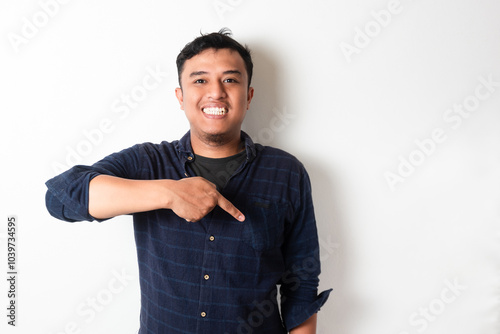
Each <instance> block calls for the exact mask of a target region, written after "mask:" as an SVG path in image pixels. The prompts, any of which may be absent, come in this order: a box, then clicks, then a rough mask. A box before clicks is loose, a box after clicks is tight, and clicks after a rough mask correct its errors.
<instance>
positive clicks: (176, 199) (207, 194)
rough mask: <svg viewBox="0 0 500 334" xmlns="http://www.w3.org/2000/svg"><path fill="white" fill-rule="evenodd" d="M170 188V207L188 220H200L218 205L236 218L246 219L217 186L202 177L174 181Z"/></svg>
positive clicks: (239, 219)
mask: <svg viewBox="0 0 500 334" xmlns="http://www.w3.org/2000/svg"><path fill="white" fill-rule="evenodd" d="M168 190H169V193H170V196H169V198H170V200H169V201H168V208H169V209H171V210H172V211H174V212H175V214H176V215H178V216H179V217H181V218H184V219H185V220H186V221H188V222H196V221H199V220H200V219H202V218H203V217H205V216H206V215H207V214H208V213H209V212H210V211H212V210H213V209H214V208H215V206H217V205H218V206H219V207H221V208H222V209H223V210H224V211H226V212H227V213H229V214H230V215H231V216H233V217H234V218H235V219H236V220H238V221H240V222H242V221H244V220H245V216H244V215H243V214H242V213H241V212H240V211H239V210H238V209H236V207H235V206H234V205H233V204H232V203H231V202H229V201H228V200H227V199H226V198H225V197H224V196H222V195H221V194H220V193H219V192H218V191H217V187H216V186H215V185H214V184H213V183H212V182H210V181H208V180H206V179H204V178H202V177H190V178H186V179H181V180H178V181H173V182H172V183H171V185H170V186H169V187H168Z"/></svg>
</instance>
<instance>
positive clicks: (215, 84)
mask: <svg viewBox="0 0 500 334" xmlns="http://www.w3.org/2000/svg"><path fill="white" fill-rule="evenodd" d="M208 97H209V98H212V99H214V100H219V99H221V98H225V97H226V90H225V88H224V84H223V83H222V82H219V81H212V82H211V84H210V85H209V87H208Z"/></svg>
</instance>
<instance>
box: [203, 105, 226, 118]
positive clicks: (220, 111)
mask: <svg viewBox="0 0 500 334" xmlns="http://www.w3.org/2000/svg"><path fill="white" fill-rule="evenodd" d="M202 111H203V112H204V113H205V114H208V115H217V116H221V115H224V114H227V109H226V108H217V107H208V108H203V109H202Z"/></svg>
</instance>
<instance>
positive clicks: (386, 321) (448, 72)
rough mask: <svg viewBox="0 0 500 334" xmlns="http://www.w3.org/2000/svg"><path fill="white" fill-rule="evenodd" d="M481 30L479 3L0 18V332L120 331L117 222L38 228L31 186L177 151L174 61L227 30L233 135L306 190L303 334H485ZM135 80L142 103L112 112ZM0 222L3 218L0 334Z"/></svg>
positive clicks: (484, 52) (113, 8)
mask: <svg viewBox="0 0 500 334" xmlns="http://www.w3.org/2000/svg"><path fill="white" fill-rule="evenodd" d="M46 3H49V4H50V3H51V5H43V4H46ZM54 4H56V5H57V6H55V5H54ZM44 7H45V9H43V8H44ZM47 13H48V14H47ZM387 13H389V14H390V16H388V15H387ZM499 13H500V3H499V2H498V1H495V0H444V1H428V0H420V1H416V0H401V1H400V2H399V4H398V3H397V2H391V1H387V0H380V1H378V0H377V1H368V0H360V1H347V0H336V1H326V0H312V1H264V0H252V1H250V0H221V1H212V0H208V1H201V0H198V1H168V2H167V1H153V0H148V1H145V0H143V1H139V0H137V1H132V0H120V1H96V0H87V1H82V0H72V1H65V2H64V3H63V1H62V0H61V1H60V2H55V0H53V1H49V0H41V1H40V2H39V1H34V0H29V1H28V0H22V1H21V0H15V1H14V0H2V2H1V4H0V26H1V28H0V29H1V31H0V36H1V39H0V50H1V51H0V52H1V53H0V56H1V61H0V85H1V86H0V88H1V98H0V110H1V116H0V117H1V136H2V137H1V142H0V145H1V152H2V160H1V184H0V185H1V186H0V187H1V189H0V191H1V198H0V219H1V220H2V228H1V231H0V233H1V237H2V239H1V240H0V242H1V249H0V256H1V257H0V259H1V260H0V263H2V264H1V265H0V267H1V268H2V272H4V274H2V275H1V277H2V279H1V281H0V282H1V283H0V296H1V298H0V305H1V309H2V310H4V311H2V312H1V313H2V314H1V317H0V319H2V320H1V324H0V328H1V330H0V331H1V332H2V333H30V334H31V333H42V334H56V333H57V334H61V333H66V334H69V333H82V334H100V333H106V334H110V333H120V334H128V333H136V332H137V330H138V326H139V323H138V321H139V301H140V300H139V285H138V272H137V264H136V255H135V246H134V240H133V231H132V225H131V218H130V217H119V218H115V219H113V220H110V221H108V222H105V223H103V224H97V223H75V224H70V223H64V222H60V221H57V220H56V219H54V218H52V217H51V216H50V215H49V214H48V213H47V211H46V209H45V204H44V196H45V186H44V182H45V181H46V180H48V179H49V178H51V177H52V176H54V175H56V174H57V173H58V169H57V168H58V167H61V166H66V167H69V166H70V165H71V164H74V163H75V162H76V161H77V160H78V163H82V164H92V163H93V162H95V161H97V160H99V159H101V158H103V157H104V156H106V155H108V154H110V153H112V152H115V151H118V150H121V149H123V148H127V147H129V146H131V145H133V144H135V143H139V142H145V141H151V142H160V141H162V140H169V141H170V140H175V139H178V138H180V137H181V136H182V135H183V134H184V133H185V132H186V131H187V129H188V123H187V121H186V120H185V118H184V114H183V113H182V111H180V109H179V107H178V103H177V101H176V99H175V95H174V89H175V87H176V86H177V74H176V68H175V58H176V56H177V54H178V52H179V51H180V49H181V48H182V47H183V46H184V44H185V43H187V42H189V41H191V40H192V39H193V38H195V37H197V36H198V35H199V33H200V31H202V32H205V33H208V32H213V31H217V30H219V29H220V28H221V27H224V26H227V27H229V28H231V29H232V31H233V35H234V37H235V38H236V39H237V40H239V41H240V42H242V43H246V44H248V45H249V46H250V47H251V48H252V49H253V55H254V63H255V73H254V81H253V86H254V87H255V98H254V101H253V103H252V107H251V110H250V112H249V114H248V116H247V119H246V125H245V130H246V131H247V132H249V133H250V134H251V135H252V136H253V137H254V139H256V141H259V142H262V143H264V144H269V145H273V146H277V147H280V148H283V149H285V150H287V151H289V152H290V153H292V154H294V155H295V156H297V157H298V158H299V159H300V160H301V161H302V162H303V163H304V164H305V165H306V167H307V169H308V171H309V173H310V176H311V180H312V185H313V196H314V200H315V205H316V212H317V220H318V229H319V233H320V239H321V252H322V253H321V254H322V255H321V256H322V267H323V272H322V274H321V276H320V279H321V283H320V289H321V290H324V289H327V288H333V289H334V291H333V292H332V294H331V295H330V299H329V301H328V302H327V304H325V306H324V307H323V308H322V310H321V311H320V313H319V328H318V333H323V334H329V333H338V334H415V333H428V334H434V333H436V334H437V333H439V334H444V333H454V334H493V333H499V331H500V323H499V314H500V306H499V299H500V292H499V291H500V278H499V277H500V276H499V274H500V270H499V265H498V263H499V260H500V256H499V254H500V253H499V251H500V226H499V215H500V211H499V205H498V203H499V200H500V196H499V190H498V189H499V183H500V170H499V167H500V150H499V149H500V131H499V126H500V113H499V111H500V110H499V107H500V85H499V82H500V63H499V59H500V20H498V14H499ZM49 14H50V15H49ZM376 17H378V21H377V19H376ZM378 22H380V23H378ZM30 25H33V26H34V28H33V26H32V27H31V28H30ZM360 31H361V32H360ZM363 31H364V32H363ZM346 50H350V52H348V51H346ZM148 69H149V71H155V70H157V71H160V72H161V75H160V76H159V81H158V85H157V88H155V89H152V90H149V91H146V95H144V96H141V99H142V98H143V99H142V101H140V102H139V103H137V106H136V107H135V108H133V109H132V108H129V111H130V112H129V113H128V114H127V115H126V116H124V114H123V113H122V114H120V113H116V112H115V111H116V108H117V106H118V103H121V98H122V96H123V95H127V94H128V95H130V94H132V92H135V93H136V94H139V93H140V92H141V87H140V86H141V85H142V81H143V79H144V78H145V77H147V75H148ZM481 78H482V79H481ZM481 80H483V81H484V80H486V81H488V80H490V81H492V82H493V84H492V85H490V86H489V88H488V87H486V86H484V84H482V83H481V82H482V81H481ZM142 92H144V90H143V91H142ZM477 93H479V94H480V96H481V99H479V98H477V97H476V94H477ZM136 96H138V95H136ZM467 103H468V105H467V108H468V110H471V111H470V112H469V111H467V110H466V109H465V107H462V109H463V110H465V111H464V112H463V113H462V115H463V116H460V115H459V114H457V113H453V108H454V106H455V108H460V105H463V104H467ZM113 106H114V107H113ZM121 106H122V107H123V104H121ZM450 108H451V109H452V111H451V112H452V113H449V111H448V110H449V109H450ZM122 110H123V109H122ZM456 110H457V109H456ZM278 115H282V116H281V117H282V118H279V117H278ZM283 115H286V117H283ZM451 117H453V118H451ZM103 121H104V122H108V124H107V125H106V126H105V129H106V131H107V133H103V135H102V137H100V136H99V135H97V134H96V132H95V131H97V130H96V129H99V126H100V124H101V122H103ZM436 131H437V133H440V135H439V136H438V139H439V140H438V141H439V142H434V143H433V144H431V143H430V142H429V140H431V139H432V136H433V133H436ZM85 132H86V133H93V134H94V137H93V140H94V143H91V142H90V141H89V140H88V138H87V137H86V136H85ZM417 142H419V143H421V144H420V147H419V146H418V145H417ZM422 145H423V146H422ZM426 145H427V146H426ZM422 147H423V148H422ZM78 150H80V154H78ZM71 152H73V153H71ZM75 152H76V153H75ZM75 154H78V157H76V156H75ZM410 160H411V161H412V162H410ZM402 161H406V162H402ZM68 162H69V163H68ZM398 169H399V170H400V171H399V172H398ZM389 173H393V174H390V175H392V180H393V182H392V186H391V182H389V181H388V179H387V175H389ZM398 173H402V174H403V176H402V175H399V176H398V177H399V178H396V179H395V178H394V177H395V175H398ZM8 215H17V216H18V219H19V223H18V226H19V234H18V238H19V241H18V258H19V267H18V268H19V281H18V296H19V299H18V318H17V322H18V326H17V327H16V328H12V327H11V326H7V324H6V323H7V318H6V314H7V311H6V305H7V302H8V300H7V296H6V295H7V290H8V287H7V282H6V280H5V279H4V278H3V277H5V276H6V271H7V269H6V262H7V260H6V256H7V255H6V222H7V216H8ZM117 275H118V276H122V277H121V280H117V279H116V277H117ZM450 286H454V287H453V288H450ZM92 299H95V300H96V304H95V305H94V306H93V307H94V308H92V306H91V304H90V303H91V300H92ZM6 329H7V330H6Z"/></svg>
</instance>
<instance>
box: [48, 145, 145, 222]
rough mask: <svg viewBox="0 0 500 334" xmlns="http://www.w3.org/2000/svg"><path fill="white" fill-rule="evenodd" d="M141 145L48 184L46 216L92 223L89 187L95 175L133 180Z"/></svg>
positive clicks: (66, 174) (78, 167)
mask: <svg viewBox="0 0 500 334" xmlns="http://www.w3.org/2000/svg"><path fill="white" fill-rule="evenodd" d="M140 148H141V145H135V146H133V147H131V148H128V149H125V150H123V151H121V152H118V153H113V154H111V155H109V156H107V157H106V158H104V159H103V160H101V161H99V162H97V163H95V164H94V165H92V166H82V165H77V166H74V167H72V168H71V169H69V170H67V171H66V172H64V173H62V174H60V175H58V176H56V177H54V178H52V179H50V180H48V181H47V182H46V183H45V185H46V186H47V188H48V190H47V193H46V195H45V205H46V207H47V210H48V211H49V213H50V214H51V215H52V216H53V217H55V218H57V219H61V220H64V221H67V222H76V221H84V220H86V221H94V220H97V221H99V222H101V221H104V220H106V219H102V220H98V219H95V218H94V217H92V216H91V215H90V214H89V211H88V204H89V183H90V181H91V180H92V179H93V178H94V177H96V176H98V175H101V174H102V175H112V176H117V177H124V178H136V177H137V175H136V174H137V173H136V171H137V170H138V169H139V168H138V167H139V163H140V161H141V157H140V151H141V149H140Z"/></svg>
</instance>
